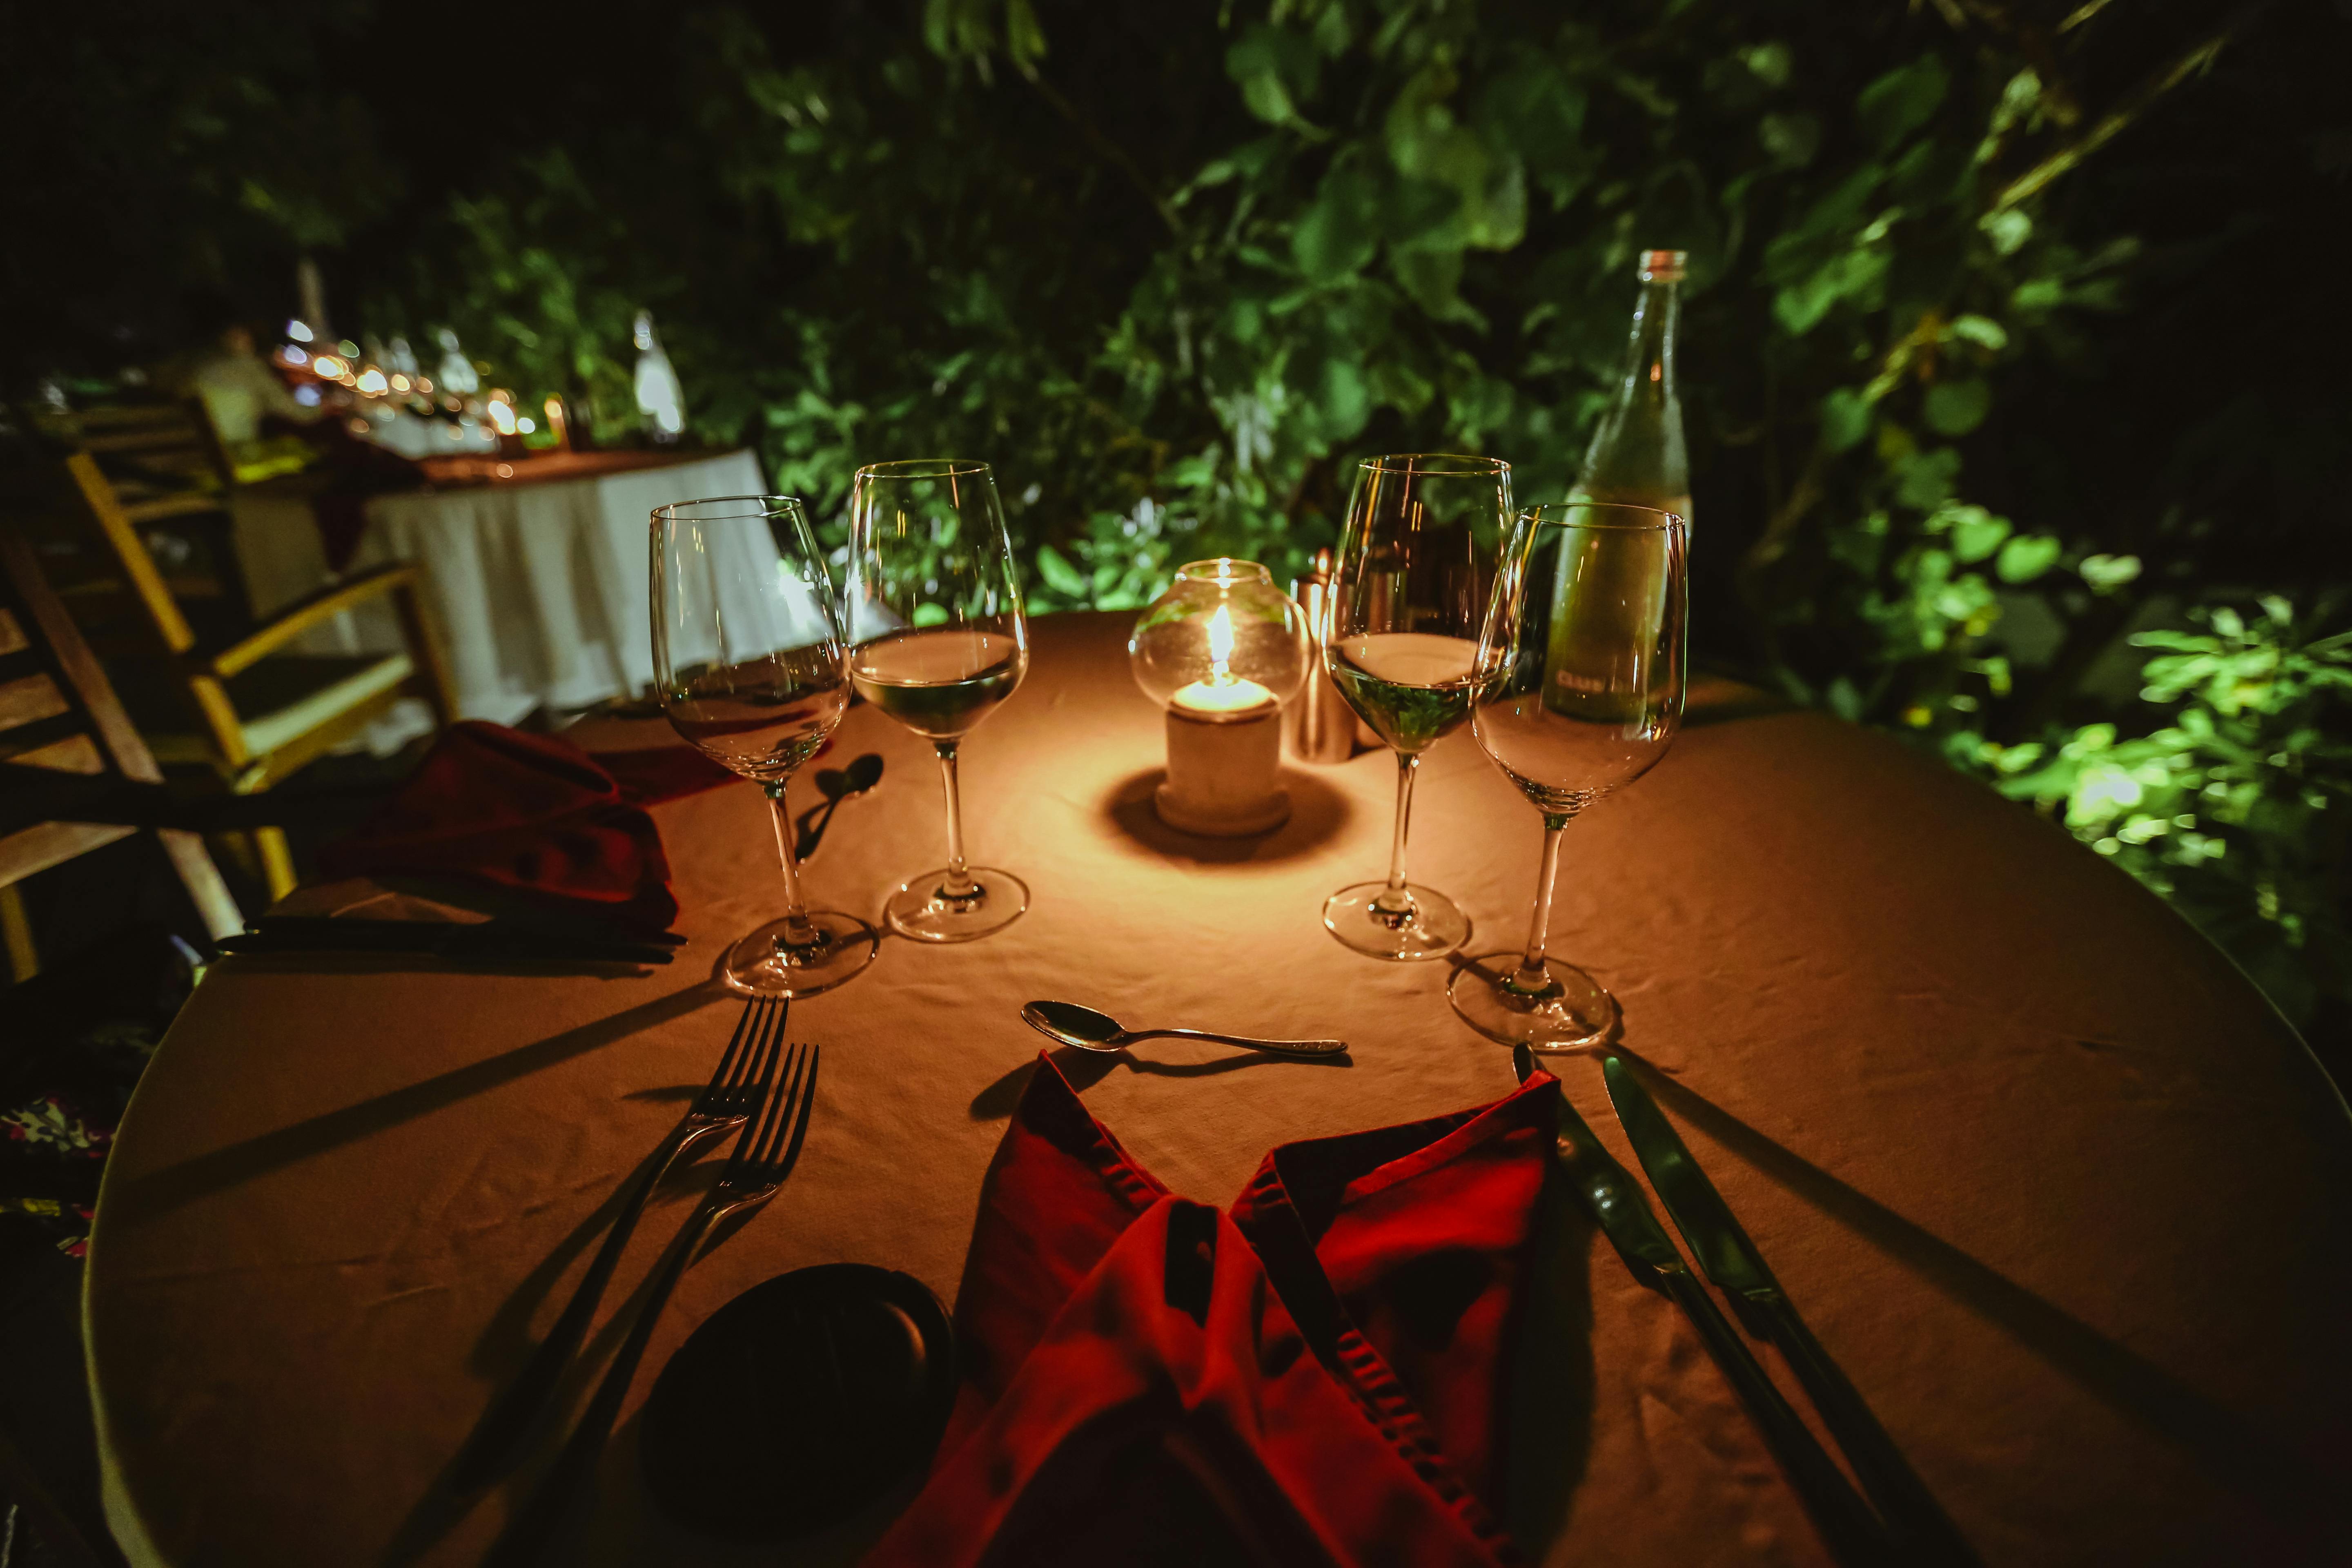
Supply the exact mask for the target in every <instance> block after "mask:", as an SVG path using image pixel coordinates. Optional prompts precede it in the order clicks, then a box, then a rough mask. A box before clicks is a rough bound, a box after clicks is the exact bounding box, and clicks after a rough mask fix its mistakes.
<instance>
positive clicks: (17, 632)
mask: <svg viewBox="0 0 2352 1568" xmlns="http://www.w3.org/2000/svg"><path fill="white" fill-rule="evenodd" d="M0 762H5V763H10V764H13V765H15V766H16V767H23V768H41V769H47V770H49V771H51V772H56V773H78V774H82V775H84V776H87V777H89V778H92V779H93V780H98V779H106V778H115V779H126V780H130V781H131V782H134V783H139V784H161V783H162V782H163V771H162V770H161V769H160V768H158V767H157V766H156V765H155V758H154V756H153V754H152V752H149V750H148V749H147V743H146V742H144V741H142V740H141V739H140V737H139V731H137V730H135V729H133V728H132V727H131V720H130V718H129V716H128V715H127V714H125V713H124V712H123V710H122V704H121V700H118V699H117V698H116V696H115V694H114V688H113V686H112V685H111V684H110V682H109V681H108V680H107V678H106V672H105V671H104V670H103V669H102V668H100V665H99V662H98V658H97V656H96V655H94V654H93V653H91V651H90V649H89V644H87V643H86V642H84V641H83V640H82V637H81V634H80V632H79V630H77V629H76V628H75V626H74V624H73V621H72V619H71V617H69V616H68V615H67V613H66V608H65V605H63V603H62V602H60V601H59V599H58V596H57V595H56V594H55V593H54V592H53V591H51V589H50V587H49V584H48V582H47V579H46V578H45V577H44V576H43V575H42V574H41V569H40V565H39V563H38V561H37V558H36V556H35V554H34V552H33V549H32V546H31V544H30V543H29V542H27V541H26V539H25V538H24V536H23V535H22V534H20V533H18V532H16V531H13V530H9V529H6V528H4V527H0ZM135 831H137V830H136V829H134V828H130V827H124V826H117V825H112V824H105V823H91V822H72V821H58V822H36V823H32V824H29V825H24V826H16V827H15V828H14V829H13V831H8V832H6V833H5V835H0V887H6V886H9V885H12V884H14V883H16V882H18V881H21V880H23V879H25V878H26V877H29V876H32V875H33V874H35V873H36V872H38V871H43V870H46V869H47V868H49V867H51V866H56V865H59V864H62V863H63V862H65V861H67V860H70V859H72V858H74V857H75V856H77V855H82V854H86V853H88V852H89V850H92V849H96V848H99V847H101V846H103V845H107V844H111V843H114V842H115V841H116V840H118V839H121V838H126V837H130V836H131V834H132V833H133V832H135ZM161 837H162V839H163V848H164V851H165V853H166V854H167V855H169V857H170V858H171V860H172V864H173V868H174V869H175V870H176V871H177V872H178V873H179V876H180V880H181V881H182V883H183V884H184V885H185V886H186V888H187V889H188V895H189V897H190V898H191V899H193V900H194V902H195V906H196V910H197V912H198V913H199V914H200V915H201V916H202V917H203V919H204V921H205V927H206V929H208V930H209V931H211V932H212V933H213V934H214V935H215V936H216V937H217V936H226V935H227V934H229V933H230V932H232V931H237V930H239V929H241V927H242V926H243V923H244V921H243V917H242V916H241V915H239V914H238V912H237V908H236V900H234V899H233V898H231V897H230V896H229V891H228V887H227V885H226V883H225V882H223V881H222V880H221V875H220V870H219V868H217V867H216V866H215V865H214V864H213V861H212V857H211V856H210V855H209V854H207V853H206V852H205V847H204V840H203V839H202V838H201V837H197V836H196V835H195V834H193V833H185V832H178V831H174V830H164V831H163V833H162V834H161Z"/></svg>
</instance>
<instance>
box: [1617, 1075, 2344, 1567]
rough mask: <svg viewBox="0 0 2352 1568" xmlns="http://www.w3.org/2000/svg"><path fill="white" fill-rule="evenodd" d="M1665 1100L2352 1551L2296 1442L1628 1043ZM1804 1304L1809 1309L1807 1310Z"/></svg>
mask: <svg viewBox="0 0 2352 1568" xmlns="http://www.w3.org/2000/svg"><path fill="white" fill-rule="evenodd" d="M1615 1050H1616V1053H1617V1054H1618V1055H1620V1056H1622V1057H1624V1058H1626V1059H1627V1060H1628V1061H1629V1062H1631V1063H1633V1065H1634V1066H1636V1067H1637V1068H1638V1069H1639V1071H1640V1076H1641V1079H1642V1082H1643V1084H1644V1085H1645V1086H1646V1087H1647V1088H1648V1089H1650V1090H1651V1092H1652V1094H1653V1095H1654V1096H1655V1098H1656V1099H1657V1100H1658V1101H1659V1102H1660V1103H1661V1104H1663V1105H1664V1106H1665V1107H1667V1108H1668V1109H1670V1110H1673V1111H1674V1112H1675V1114H1676V1115H1678V1116H1679V1117H1681V1118H1682V1119H1683V1120H1684V1121H1688V1122H1689V1123H1690V1124H1691V1125H1692V1126H1694V1127H1696V1128H1698V1129H1699V1130H1700V1131H1704V1132H1705V1133H1706V1135H1707V1136H1708V1137H1709V1138H1712V1139H1713V1140H1715V1142H1717V1143H1719V1144H1721V1145H1722V1146H1723V1147H1724V1148H1726V1149H1728V1150H1729V1151H1731V1152H1732V1153H1734V1154H1735V1155H1737V1156H1738V1157H1739V1158H1740V1159H1741V1160H1742V1161H1744V1162H1746V1163H1748V1165H1750V1166H1752V1167H1753V1168H1754V1169H1756V1170H1757V1171H1758V1172H1759V1173H1762V1174H1763V1175H1765V1176H1766V1177H1767V1178H1769V1180H1771V1181H1772V1182H1774V1183H1775V1184H1778V1185H1780V1186H1781V1187H1783V1188H1786V1189H1787V1190H1789V1191H1790V1192H1792V1193H1794V1194H1797V1195H1798V1196H1799V1197H1801V1198H1803V1199H1804V1200H1805V1201H1806V1202H1808V1203H1810V1204H1811V1205H1813V1206H1814V1207H1815V1208H1817V1209H1819V1210H1821V1211H1822V1213H1824V1214H1826V1215H1829V1216H1830V1217H1831V1218H1832V1219H1834V1220H1836V1221H1837V1222H1838V1223H1840V1224H1841V1225H1843V1226H1845V1227H1846V1228H1847V1229H1849V1230H1852V1231H1853V1232H1855V1233H1856V1234H1857V1235H1859V1236H1861V1237H1863V1238H1864V1240H1866V1241H1868V1242H1869V1243H1871V1244H1872V1245H1873V1246H1875V1247H1878V1248H1880V1249H1881V1250H1882V1251H1884V1252H1885V1253H1887V1254H1888V1255H1890V1256H1891V1257H1893V1258H1896V1259H1897V1260H1899V1261H1901V1262H1902V1263H1903V1264H1905V1265H1906V1267H1908V1268H1911V1269H1912V1270H1914V1271H1915V1272H1916V1273H1918V1274H1920V1275H1922V1276H1923V1277H1925V1278H1926V1279H1928V1280H1929V1281H1930V1282H1931V1283H1933V1284H1935V1285H1936V1286H1937V1288H1939V1289H1942V1290H1943V1291H1944V1292H1945V1293H1946V1294H1947V1295H1948V1296H1951V1297H1952V1298H1954V1299H1955V1300H1958V1301H1959V1302H1961V1303H1962V1304H1963V1305H1965V1306H1967V1307H1969V1309H1970V1310H1974V1311H1976V1312H1977V1313H1979V1315H1981V1316H1983V1317H1984V1318H1986V1319H1987V1320H1988V1321H1991V1322H1993V1323H1995V1324H1997V1325H1999V1326H2000V1328H2001V1329H2003V1330H2005V1331H2007V1332H2009V1333H2010V1334H2011V1335H2012V1336H2013V1337H2015V1338H2016V1339H2017V1340H2018V1342H2021V1343H2022V1344H2023V1345H2025V1346H2026V1347H2027V1348H2028V1349H2030V1350H2032V1352H2034V1353H2035V1354H2037V1355H2039V1356H2040V1357H2041V1358H2042V1360H2043V1361H2045V1362H2047V1363H2050V1364H2051V1365H2052V1366H2053V1367H2054V1368H2056V1369H2057V1370H2058V1371H2060V1372H2062V1373H2064V1374H2066V1375H2067V1376H2069V1377H2071V1378H2072V1379H2074V1382H2076V1383H2077V1384H2081V1385H2082V1386H2083V1387H2084V1388H2085V1389H2087V1390H2088V1391H2089V1392H2090V1393H2091V1394H2094V1395H2095V1396H2096V1397H2097V1398H2098V1399H2099V1400H2101V1401H2102V1402H2103V1403H2105V1405H2108V1406H2109V1407H2110V1408H2111V1409H2113V1410H2115V1411H2116V1413H2117V1414H2119V1415H2124V1416H2126V1418H2128V1419H2130V1420H2131V1421H2133V1422H2135V1423H2137V1425H2139V1426H2142V1427H2144V1428H2146V1429H2147V1430H2148V1431H2149V1432H2152V1433H2154V1434H2155V1435H2156V1436H2159V1437H2162V1438H2165V1439H2167V1440H2168V1441H2169V1442H2172V1443H2174V1444H2177V1445H2179V1447H2182V1448H2185V1449H2187V1450H2189V1452H2191V1453H2193V1454H2194V1455H2196V1456H2197V1458H2199V1459H2200V1461H2201V1462H2202V1463H2204V1464H2205V1465H2207V1466H2209V1467H2210V1468H2211V1469H2212V1470H2213V1471H2215V1472H2216V1473H2217V1474H2219V1475H2221V1476H2222V1477H2224V1478H2225V1479H2228V1480H2229V1481H2230V1482H2231V1484H2232V1485H2233V1486H2235V1487H2236V1488H2237V1489H2239V1490H2241V1491H2242V1492H2243V1493H2245V1494H2247V1495H2249V1496H2250V1497H2252V1498H2259V1499H2261V1500H2263V1502H2264V1503H2266V1504H2267V1505H2268V1506H2269V1507H2271V1508H2272V1509H2273V1510H2276V1511H2277V1512H2279V1513H2281V1514H2283V1515H2284V1516H2285V1518H2286V1520H2289V1521H2292V1522H2293V1523H2294V1525H2295V1526H2296V1527H2298V1529H2300V1530H2303V1531H2312V1532H2314V1534H2315V1537H2316V1536H2321V1535H2324V1536H2325V1538H2326V1540H2328V1541H2330V1542H2334V1543H2336V1544H2337V1545H2339V1546H2340V1545H2345V1544H2352V1527H2347V1521H2345V1520H2344V1519H2343V1518H2342V1517H2341V1515H2340V1510H2339V1509H2338V1508H2337V1507H2336V1505H2334V1504H2333V1503H2332V1502H2331V1497H2332V1495H2333V1493H2334V1491H2335V1489H2336V1483H2332V1482H2330V1481H2329V1480H2328V1479H2326V1476H2325V1475H2324V1474H2322V1472H2321V1471H2320V1469H2319V1468H2318V1467H2317V1466H2315V1464H2314V1463H2313V1462H2312V1460H2311V1459H2310V1458H2308V1457H2307V1456H2305V1454H2303V1453H2302V1452H2300V1451H2299V1450H2297V1449H2295V1448H2294V1447H2292V1446H2290V1445H2288V1444H2285V1443H2283V1442H2281V1441H2279V1440H2278V1439H2277V1438H2275V1437H2273V1436H2270V1435H2269V1434H2267V1433H2264V1432H2263V1431H2261V1430H2260V1429H2258V1428H2257V1427H2255V1426H2253V1425H2252V1424H2251V1423H2250V1422H2248V1421H2247V1420H2246V1419H2245V1418H2244V1417H2242V1416H2241V1415H2237V1414H2236V1413H2235V1412H2233V1411H2231V1410H2230V1409H2228V1408H2227V1407H2225V1406H2223V1405H2221V1404H2219V1403H2218V1402H2216V1401H2215V1400H2213V1399H2211V1398H2210V1397H2208V1396H2207V1395H2205V1394H2200V1393H2199V1392H2198V1391H2197V1390H2196V1389H2194V1388H2192V1387H2190V1386H2189V1384H2186V1383H2184V1382H2182V1381H2181V1380H2180V1379H2179V1378H2178V1377H2176V1376H2174V1375H2173V1374H2172V1373H2170V1372H2168V1371H2167V1370H2165V1369H2164V1368H2163V1367H2161V1366H2159V1365H2158V1364H2157V1363H2155V1362H2153V1361H2150V1360H2149V1359H2147V1357H2146V1356H2143V1355H2140V1354H2139V1353H2138V1352H2135V1351H2132V1350H2129V1349H2126V1347H2124V1346H2122V1345H2119V1344H2117V1343H2116V1342H2115V1341H2113V1340H2111V1339H2109V1338H2107V1337H2106V1336H2105V1334H2103V1333H2101V1332H2099V1331H2097V1330H2096V1329H2095V1328H2093V1327H2091V1326H2090V1325H2089V1324H2088V1323H2085V1322H2084V1321H2082V1320H2081V1319H2079V1318H2076V1317H2074V1315H2073V1314H2071V1313H2069V1312H2067V1311H2065V1310H2063V1309H2062V1308H2059V1307H2057V1306H2055V1305H2053V1304H2052V1303H2051V1302H2050V1301H2047V1300H2043V1299H2042V1297H2041V1296H2038V1295H2036V1294H2035V1293H2034V1292H2032V1290H2029V1289H2026V1288H2025V1287H2023V1286H2022V1285H2020V1284H2018V1283H2017V1282H2016V1281H2014V1280H2012V1279H2009V1278H2008V1277H2007V1276H2006V1275H2003V1274H2001V1273H2000V1272H1999V1271H1998V1270H1996V1269H1994V1268H1990V1266H1988V1265H1986V1264H1984V1263H1982V1262H1980V1261H1979V1260H1978V1259H1977V1258H1973V1257H1971V1256H1970V1255H1969V1254H1968V1253H1966V1252H1964V1251H1962V1250H1961V1249H1960V1248H1958V1247H1955V1246H1953V1245H1952V1244H1951V1243H1950V1242H1948V1241H1946V1240H1944V1239H1943V1238H1942V1237H1938V1236H1937V1235H1935V1234H1934V1233H1933V1232H1931V1231H1928V1230H1927V1229H1924V1228H1923V1227H1921V1226H1918V1225H1916V1224H1914V1223H1913V1222H1912V1221H1910V1220H1908V1219H1906V1218H1905V1217H1904V1216H1903V1215H1899V1214H1897V1213H1895V1211H1894V1210H1893V1209H1890V1208H1888V1207H1887V1206H1886V1205H1884V1204H1881V1203H1879V1202H1878V1201H1877V1200H1876V1199H1874V1198H1872V1197H1871V1196H1869V1195H1868V1194H1864V1193H1863V1192H1860V1191H1858V1190H1856V1189H1855V1188H1853V1187H1852V1186H1850V1185H1848V1184H1846V1183H1844V1182H1843V1181H1840V1180H1839V1179H1838V1178H1837V1177H1835V1176H1833V1175H1831V1174H1830V1173H1828V1172H1826V1171H1824V1170H1822V1168H1821V1167H1819V1166H1818V1165H1815V1164H1813V1163H1811V1162H1810V1161H1808V1160H1806V1159H1804V1158H1803V1157H1802V1156H1801V1155H1798V1154H1796V1153H1793V1152H1790V1150H1788V1149H1787V1148H1785V1147H1783V1146H1782V1145H1780V1144H1779V1143H1777V1142H1773V1141H1772V1140H1771V1139H1770V1138H1769V1137H1767V1136H1765V1135H1764V1134H1763V1133H1762V1132H1759V1131H1757V1130H1756V1129H1755V1128H1753V1127H1750V1126H1749V1125H1748V1123H1747V1122H1745V1121H1741V1120H1739V1118H1738V1117H1737V1116H1734V1115H1733V1114H1732V1113H1731V1112H1729V1111H1727V1110H1724V1109H1723V1108H1722V1107H1721V1106H1718V1105H1717V1104H1716V1103H1715V1102H1714V1101H1712V1100H1708V1099H1706V1097H1705V1096H1704V1095H1702V1094H1700V1093H1699V1092H1698V1091H1697V1090H1696V1089H1691V1088H1689V1087H1688V1086H1686V1085H1685V1084H1683V1083H1680V1082H1677V1081H1676V1080H1675V1079H1674V1078H1673V1077H1671V1076H1669V1075H1668V1074H1667V1073H1666V1072H1665V1071H1664V1069H1662V1068H1658V1067H1657V1066H1656V1065H1654V1063H1651V1062H1649V1061H1647V1060H1645V1059H1644V1058H1642V1057H1641V1056H1640V1055H1638V1054H1637V1053H1635V1052H1633V1051H1631V1050H1628V1049H1626V1048H1625V1047H1622V1046H1620V1047H1615ZM1799 1305H1800V1307H1801V1305H1802V1303H1799Z"/></svg>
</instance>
